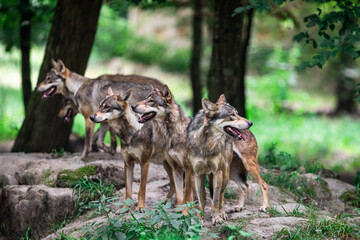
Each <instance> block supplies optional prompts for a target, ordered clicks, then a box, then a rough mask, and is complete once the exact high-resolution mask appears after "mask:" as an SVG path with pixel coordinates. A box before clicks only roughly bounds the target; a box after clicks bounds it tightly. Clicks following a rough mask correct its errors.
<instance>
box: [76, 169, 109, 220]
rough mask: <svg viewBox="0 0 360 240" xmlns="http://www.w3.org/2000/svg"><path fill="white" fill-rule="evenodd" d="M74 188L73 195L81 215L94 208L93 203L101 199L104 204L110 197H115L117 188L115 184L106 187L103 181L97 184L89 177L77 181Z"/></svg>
mask: <svg viewBox="0 0 360 240" xmlns="http://www.w3.org/2000/svg"><path fill="white" fill-rule="evenodd" d="M73 188H74V192H73V195H74V197H75V203H76V206H77V211H78V213H79V214H81V213H82V212H84V211H85V210H87V209H90V208H92V206H93V203H92V202H93V201H95V200H97V199H100V203H102V204H104V203H106V202H108V198H109V197H112V196H114V195H115V187H114V185H113V184H110V185H105V184H103V183H102V181H101V180H100V181H99V182H96V181H94V180H92V179H89V178H88V177H87V176H84V177H83V178H81V179H79V180H78V181H76V182H75V183H74V185H73ZM102 206H103V205H102ZM101 211H102V209H100V212H101Z"/></svg>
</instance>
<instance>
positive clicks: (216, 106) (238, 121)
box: [202, 94, 253, 140]
mask: <svg viewBox="0 0 360 240" xmlns="http://www.w3.org/2000/svg"><path fill="white" fill-rule="evenodd" d="M202 106H203V109H204V112H205V117H206V118H207V121H208V122H209V123H210V124H211V125H212V126H213V127H214V128H215V129H217V130H218V131H221V132H223V133H226V134H228V135H230V136H231V137H233V138H234V139H236V140H241V139H244V140H246V137H245V136H244V134H242V133H241V130H242V129H248V128H250V127H251V126H252V124H253V123H252V122H251V121H249V120H247V119H245V118H243V117H240V116H239V114H238V112H237V111H236V109H235V108H234V107H232V106H231V105H230V104H229V103H227V102H226V98H225V96H224V94H222V95H221V96H220V98H219V100H218V101H217V102H216V103H212V102H210V101H209V100H207V99H206V98H203V99H202Z"/></svg>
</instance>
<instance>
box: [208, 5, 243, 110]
mask: <svg viewBox="0 0 360 240" xmlns="http://www.w3.org/2000/svg"><path fill="white" fill-rule="evenodd" d="M242 2H243V1H241V0H224V1H218V0H216V1H214V31H213V46H212V56H211V65H210V71H209V78H208V89H209V99H210V100H211V101H216V100H217V99H218V97H219V96H220V95H221V94H222V93H224V94H225V96H226V98H227V101H228V102H229V103H230V104H231V105H232V106H234V107H235V108H236V109H238V111H239V114H240V115H242V116H245V102H244V99H245V89H244V76H243V75H244V74H245V72H244V71H243V69H244V66H242V64H244V63H245V61H243V59H242V58H243V57H242V55H243V54H242V48H243V44H242V43H243V22H244V14H243V13H242V14H237V15H235V16H234V17H233V16H232V14H233V12H234V9H235V8H237V7H239V6H241V5H242ZM241 81H242V82H241Z"/></svg>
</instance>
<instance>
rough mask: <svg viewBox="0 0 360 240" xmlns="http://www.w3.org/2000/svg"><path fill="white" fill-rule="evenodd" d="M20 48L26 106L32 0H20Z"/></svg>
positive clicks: (25, 103) (28, 83) (29, 74)
mask: <svg viewBox="0 0 360 240" xmlns="http://www.w3.org/2000/svg"><path fill="white" fill-rule="evenodd" d="M19 7H20V50H21V80H22V94H23V102H24V108H25V112H26V108H27V104H28V103H29V100H30V97H31V70H30V47H31V18H32V12H31V10H30V0H20V6H19Z"/></svg>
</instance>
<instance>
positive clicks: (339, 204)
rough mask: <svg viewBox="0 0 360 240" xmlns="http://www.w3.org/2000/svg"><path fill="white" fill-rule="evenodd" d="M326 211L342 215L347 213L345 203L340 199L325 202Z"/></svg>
mask: <svg viewBox="0 0 360 240" xmlns="http://www.w3.org/2000/svg"><path fill="white" fill-rule="evenodd" d="M324 209H325V210H326V211H328V212H332V213H342V212H344V211H345V203H344V202H343V201H341V200H340V199H334V200H331V201H327V202H324Z"/></svg>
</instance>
